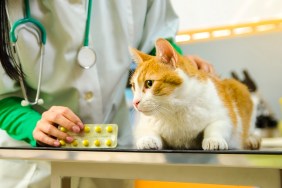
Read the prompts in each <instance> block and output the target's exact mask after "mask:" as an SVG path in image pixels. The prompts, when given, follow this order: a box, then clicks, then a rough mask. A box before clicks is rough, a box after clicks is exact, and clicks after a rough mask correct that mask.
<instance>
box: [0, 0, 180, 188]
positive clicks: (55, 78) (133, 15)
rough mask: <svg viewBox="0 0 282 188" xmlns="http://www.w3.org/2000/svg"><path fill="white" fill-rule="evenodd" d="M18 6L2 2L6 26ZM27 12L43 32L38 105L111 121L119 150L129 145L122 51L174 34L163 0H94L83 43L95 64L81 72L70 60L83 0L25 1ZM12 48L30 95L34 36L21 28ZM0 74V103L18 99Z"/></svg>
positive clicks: (80, 35) (35, 61) (126, 59)
mask: <svg viewBox="0 0 282 188" xmlns="http://www.w3.org/2000/svg"><path fill="white" fill-rule="evenodd" d="M23 7H24V6H23V2H22V1H19V0H9V1H8V14H9V19H10V22H11V23H13V22H14V21H16V20H18V19H21V18H23V15H24V8H23ZM30 10H31V16H32V17H34V18H35V19H37V20H39V21H40V22H41V23H42V24H43V25H44V27H45V29H46V32H47V42H46V45H45V60H44V65H43V67H44V69H43V76H42V86H41V97H42V98H43V99H44V101H45V102H44V104H43V105H42V107H43V108H44V109H48V108H49V107H51V106H52V105H62V106H67V107H69V108H71V109H72V110H73V111H74V112H75V113H76V114H77V115H78V116H79V117H80V118H81V120H82V121H83V122H84V123H108V122H111V123H117V124H118V125H119V130H120V131H119V141H118V143H119V146H124V145H128V144H130V141H131V129H130V125H129V120H128V116H127V113H128V112H127V109H126V108H125V105H126V103H125V100H124V89H125V85H126V83H127V78H128V69H129V65H130V63H131V61H132V60H131V57H130V54H129V51H128V47H134V48H138V49H140V50H142V51H144V52H146V53H148V52H150V51H151V50H152V48H153V46H154V41H155V40H156V39H157V38H159V37H163V38H172V37H174V36H175V33H176V32H177V27H178V18H177V16H176V14H175V13H174V11H173V9H172V7H171V5H170V2H169V0H140V1H139V0H94V1H93V8H92V16H91V30H90V36H89V38H90V42H89V45H90V46H91V47H93V49H94V50H95V52H96V55H97V61H96V64H95V65H94V66H93V67H91V68H90V69H87V70H86V69H83V68H81V67H80V66H79V65H78V64H77V60H76V57H77V54H78V50H79V48H80V47H81V46H82V45H83V40H84V31H85V23H86V16H87V1H85V0H40V1H38V0H30ZM17 49H18V54H19V57H20V60H21V62H22V68H23V71H24V73H25V75H26V78H25V82H26V84H27V88H28V90H29V92H32V93H35V92H36V86H37V82H38V73H39V62H40V61H39V60H40V55H39V54H40V47H39V44H38V36H37V35H36V34H35V32H33V30H31V29H29V28H28V27H27V26H25V27H23V28H22V29H20V30H19V32H18V41H17ZM0 76H1V79H0V99H1V98H4V97H7V96H20V97H22V94H21V90H20V88H19V87H18V86H17V85H15V84H14V81H12V80H10V79H9V78H8V76H7V75H6V74H5V73H4V71H3V69H2V67H0ZM89 94H90V95H89ZM91 95H93V97H91ZM89 96H90V97H89ZM32 99H33V98H32ZM120 109H124V110H120ZM121 114H123V115H121ZM0 139H2V137H1V135H0ZM15 181H16V180H15ZM1 183H4V181H1V177H0V187H5V186H2V185H1ZM40 187H42V185H41V186H40Z"/></svg>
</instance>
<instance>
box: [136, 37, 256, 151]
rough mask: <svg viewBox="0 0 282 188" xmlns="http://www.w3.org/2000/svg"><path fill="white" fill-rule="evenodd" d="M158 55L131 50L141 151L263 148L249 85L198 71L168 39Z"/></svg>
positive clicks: (158, 45) (161, 43)
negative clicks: (254, 132)
mask: <svg viewBox="0 0 282 188" xmlns="http://www.w3.org/2000/svg"><path fill="white" fill-rule="evenodd" d="M156 52H157V55H156V56H150V55H147V54H144V53H142V52H140V51H138V50H136V49H131V53H132V56H133V59H134V60H135V62H136V63H137V65H138V66H137V68H136V71H135V72H134V74H133V75H132V78H131V84H132V90H133V93H134V99H133V104H134V107H135V109H136V110H137V111H138V112H140V113H139V118H138V120H137V124H136V125H135V143H136V146H137V148H138V149H204V150H226V149H259V147H260V138H259V137H257V136H256V135H254V134H253V131H254V124H255V111H254V109H255V108H254V105H253V102H252V99H251V96H250V93H249V91H248V89H247V88H246V86H245V85H243V84H241V83H240V82H238V81H236V80H235V79H224V80H221V79H219V78H218V77H216V76H214V75H211V74H209V73H205V72H203V71H201V70H198V69H197V68H196V67H195V66H194V65H193V64H192V63H190V61H189V60H188V59H187V58H186V57H184V56H181V55H180V54H178V53H177V52H176V51H175V50H174V48H173V47H172V46H171V45H170V43H169V42H168V41H166V40H165V39H158V40H157V41H156Z"/></svg>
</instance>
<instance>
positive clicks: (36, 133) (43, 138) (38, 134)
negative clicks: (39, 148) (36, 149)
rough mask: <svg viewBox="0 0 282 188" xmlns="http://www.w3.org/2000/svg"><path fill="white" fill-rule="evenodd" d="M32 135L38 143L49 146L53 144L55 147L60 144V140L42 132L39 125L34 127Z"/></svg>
mask: <svg viewBox="0 0 282 188" xmlns="http://www.w3.org/2000/svg"><path fill="white" fill-rule="evenodd" d="M37 125H38V124H37ZM32 135H33V137H34V139H35V140H36V142H37V143H39V145H49V146H55V147H58V146H60V142H59V141H58V140H57V139H55V138H54V137H51V136H50V135H48V134H46V133H44V132H42V130H41V129H40V127H39V126H36V128H35V129H34V130H33V133H32Z"/></svg>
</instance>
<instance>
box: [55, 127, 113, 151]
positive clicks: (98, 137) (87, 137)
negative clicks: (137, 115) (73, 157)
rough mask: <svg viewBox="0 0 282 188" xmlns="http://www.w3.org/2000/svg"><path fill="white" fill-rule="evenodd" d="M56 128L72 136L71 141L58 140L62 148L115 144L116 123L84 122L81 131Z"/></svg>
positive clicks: (101, 146)
mask: <svg viewBox="0 0 282 188" xmlns="http://www.w3.org/2000/svg"><path fill="white" fill-rule="evenodd" d="M58 129H59V130H60V131H63V132H65V133H67V134H69V135H70V136H72V137H73V138H74V141H73V142H72V143H67V142H66V141H64V140H60V143H61V147H64V148H115V147H116V146H117V135H118V126H117V124H85V125H84V129H83V131H82V132H81V133H74V132H71V131H68V130H67V129H66V128H64V127H62V126H59V127H58Z"/></svg>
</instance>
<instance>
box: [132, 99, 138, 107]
mask: <svg viewBox="0 0 282 188" xmlns="http://www.w3.org/2000/svg"><path fill="white" fill-rule="evenodd" d="M139 103H140V100H139V99H135V100H133V105H134V106H135V107H136V108H137V107H138V104H139Z"/></svg>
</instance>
